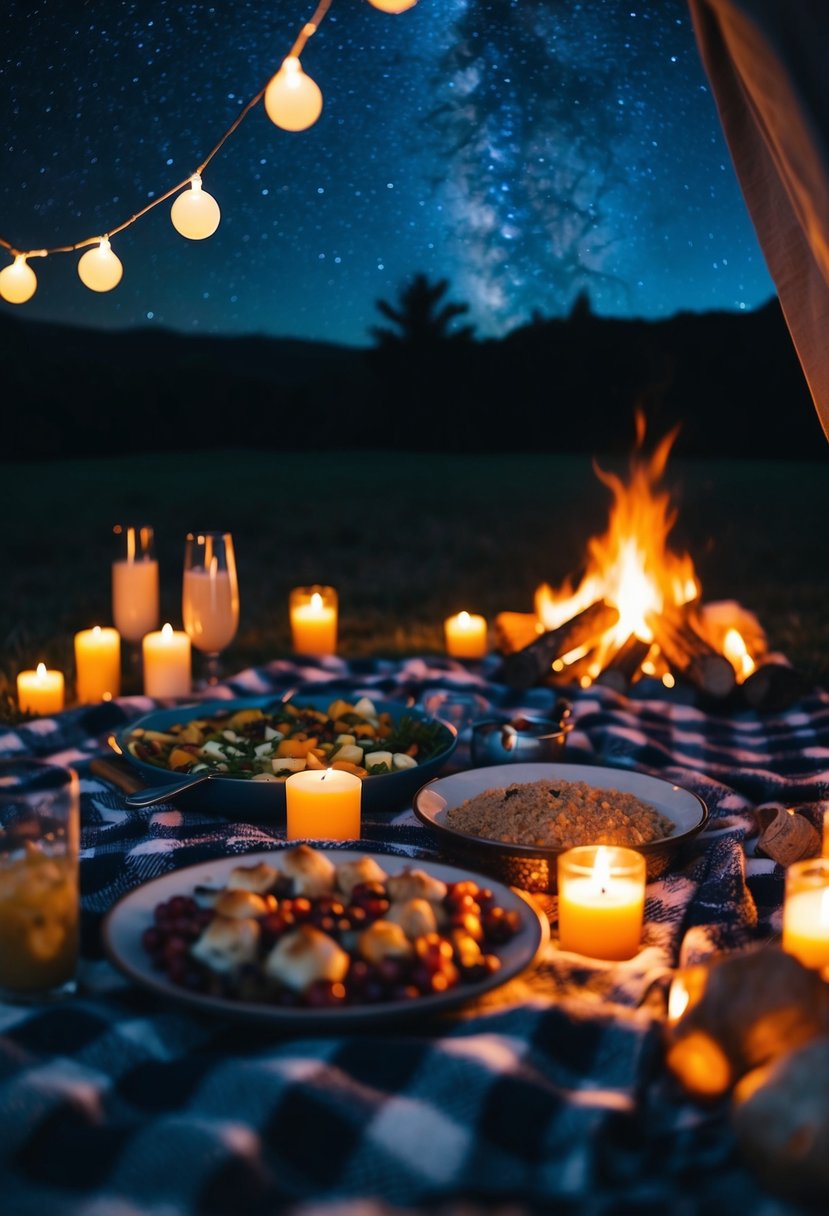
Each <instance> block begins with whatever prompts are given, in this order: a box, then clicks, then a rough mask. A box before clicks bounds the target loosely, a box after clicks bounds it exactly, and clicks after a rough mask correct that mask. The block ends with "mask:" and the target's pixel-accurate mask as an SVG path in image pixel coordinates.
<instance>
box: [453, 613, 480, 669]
mask: <svg viewBox="0 0 829 1216" xmlns="http://www.w3.org/2000/svg"><path fill="white" fill-rule="evenodd" d="M443 631H444V635H445V638H446V653H447V654H449V655H451V656H452V657H453V658H455V659H482V658H484V656H485V655H486V620H485V618H484V617H482V616H478V615H477V613H470V612H459V613H457V615H456V616H448V617H447V618H446V620H445V621H444V622H443Z"/></svg>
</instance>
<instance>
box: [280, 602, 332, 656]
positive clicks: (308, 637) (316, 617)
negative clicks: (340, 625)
mask: <svg viewBox="0 0 829 1216" xmlns="http://www.w3.org/2000/svg"><path fill="white" fill-rule="evenodd" d="M289 610H290V617H291V636H292V639H293V648H294V651H295V653H296V654H314V655H327V654H336V652H337V593H336V591H335V590H334V588H333V587H323V586H319V585H318V586H314V587H294V589H293V591H292V592H291V596H290V603H289Z"/></svg>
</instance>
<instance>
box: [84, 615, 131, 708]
mask: <svg viewBox="0 0 829 1216" xmlns="http://www.w3.org/2000/svg"><path fill="white" fill-rule="evenodd" d="M75 681H76V687H77V694H78V701H79V703H80V704H81V705H91V704H93V703H94V702H95V701H111V700H112V698H113V697H117V696H118V694H119V692H120V691H121V635H120V634H119V633H118V630H117V629H112V628H101V626H100V625H95V626H94V627H93V628H92V629H82V630H81V632H80V633H76V634H75Z"/></svg>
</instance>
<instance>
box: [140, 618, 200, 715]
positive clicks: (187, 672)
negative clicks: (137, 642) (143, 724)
mask: <svg viewBox="0 0 829 1216" xmlns="http://www.w3.org/2000/svg"><path fill="white" fill-rule="evenodd" d="M141 653H142V658H143V665H144V693H145V695H146V696H148V697H189V696H190V694H191V692H192V689H193V683H192V664H191V651H190V638H189V636H188V635H187V634H186V633H185V632H184V631H183V630H181V629H173V627H172V625H171V624H170V623H169V622H168V623H167V624H166V625H164V627H163V628H162V629H160V630H158V631H157V632H155V633H147V634H145V635H144V638H143V639H142V642H141Z"/></svg>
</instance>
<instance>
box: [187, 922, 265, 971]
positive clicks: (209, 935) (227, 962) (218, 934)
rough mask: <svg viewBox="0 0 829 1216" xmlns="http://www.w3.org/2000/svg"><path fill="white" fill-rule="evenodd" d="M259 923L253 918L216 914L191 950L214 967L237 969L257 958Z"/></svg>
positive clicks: (215, 969) (205, 962)
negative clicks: (234, 918)
mask: <svg viewBox="0 0 829 1216" xmlns="http://www.w3.org/2000/svg"><path fill="white" fill-rule="evenodd" d="M258 945H259V925H258V923H257V922H256V921H255V920H253V919H252V918H248V919H244V920H231V919H230V918H229V917H226V916H217V917H215V918H214V919H213V920H212V921H211V922H210V924H209V925H208V926H207V928H206V929H205V930H204V932H203V933H202V934H201V936H200V937H199V938H198V939H197V940H196V941H195V942H194V943H193V945H192V946H191V948H190V949H191V953H192V955H193V957H194V958H197V959H198V960H199V962H202V963H204V964H205V966H206V967H210V969H211V970H212V971H219V972H222V973H227V972H229V971H236V970H238V969H239V967H241V966H243V965H244V964H245V963H252V962H253V961H254V959H255V958H256V950H257V946H258Z"/></svg>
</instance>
